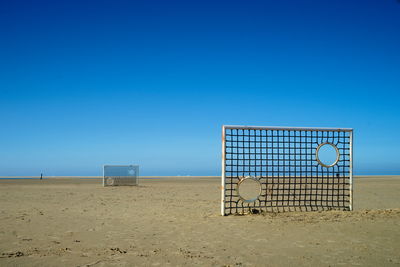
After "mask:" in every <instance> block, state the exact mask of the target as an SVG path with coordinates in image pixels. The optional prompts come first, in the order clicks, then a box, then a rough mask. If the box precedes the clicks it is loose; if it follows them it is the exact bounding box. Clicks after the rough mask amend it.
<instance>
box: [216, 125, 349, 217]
mask: <svg viewBox="0 0 400 267" xmlns="http://www.w3.org/2000/svg"><path fill="white" fill-rule="evenodd" d="M323 145H332V146H333V147H334V148H335V151H336V160H335V162H333V163H332V164H324V163H323V162H322V161H321V160H320V159H319V156H318V155H319V149H320V148H321V147H322V146H323ZM246 179H252V180H255V181H257V182H258V183H259V184H260V188H259V194H258V196H256V197H255V198H252V199H244V198H243V197H242V196H241V195H240V190H239V187H240V184H241V183H242V182H243V181H245V180H246ZM332 209H335V210H353V129H351V128H311V127H274V126H271V127H270V126H267V127H262V126H234V125H224V126H222V175H221V215H230V214H246V213H259V212H282V211H317V210H332Z"/></svg>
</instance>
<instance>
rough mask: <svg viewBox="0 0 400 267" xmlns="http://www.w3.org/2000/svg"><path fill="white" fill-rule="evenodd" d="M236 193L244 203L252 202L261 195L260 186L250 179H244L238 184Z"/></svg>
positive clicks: (256, 181)
mask: <svg viewBox="0 0 400 267" xmlns="http://www.w3.org/2000/svg"><path fill="white" fill-rule="evenodd" d="M238 193H239V196H240V198H241V199H242V200H243V201H244V202H248V203H250V202H254V201H256V200H257V199H258V197H259V196H260V194H261V184H260V182H259V181H258V180H256V179H255V178H252V177H246V178H244V179H242V180H241V181H240V182H239V183H238Z"/></svg>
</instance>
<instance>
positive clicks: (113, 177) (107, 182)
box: [103, 165, 139, 186]
mask: <svg viewBox="0 0 400 267" xmlns="http://www.w3.org/2000/svg"><path fill="white" fill-rule="evenodd" d="M108 169H114V170H112V171H109V170H108ZM125 170H126V172H125ZM113 171H114V174H113V173H112V172H113ZM110 172H111V173H110ZM130 172H133V175H131V173H130ZM138 180H139V165H103V186H121V185H139V181H138Z"/></svg>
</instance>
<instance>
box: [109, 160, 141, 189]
mask: <svg viewBox="0 0 400 267" xmlns="http://www.w3.org/2000/svg"><path fill="white" fill-rule="evenodd" d="M106 167H134V168H135V171H136V172H135V173H136V176H135V181H136V183H135V184H130V185H139V165H112V164H106V165H103V186H109V185H107V184H106V176H105V171H104V170H105V168H106ZM107 177H108V176H107ZM126 177H127V178H129V177H130V176H126ZM132 177H133V176H132Z"/></svg>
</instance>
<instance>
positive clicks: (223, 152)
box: [221, 126, 226, 216]
mask: <svg viewBox="0 0 400 267" xmlns="http://www.w3.org/2000/svg"><path fill="white" fill-rule="evenodd" d="M225 157H226V149H225V126H222V173H221V215H222V216H224V215H225Z"/></svg>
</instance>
